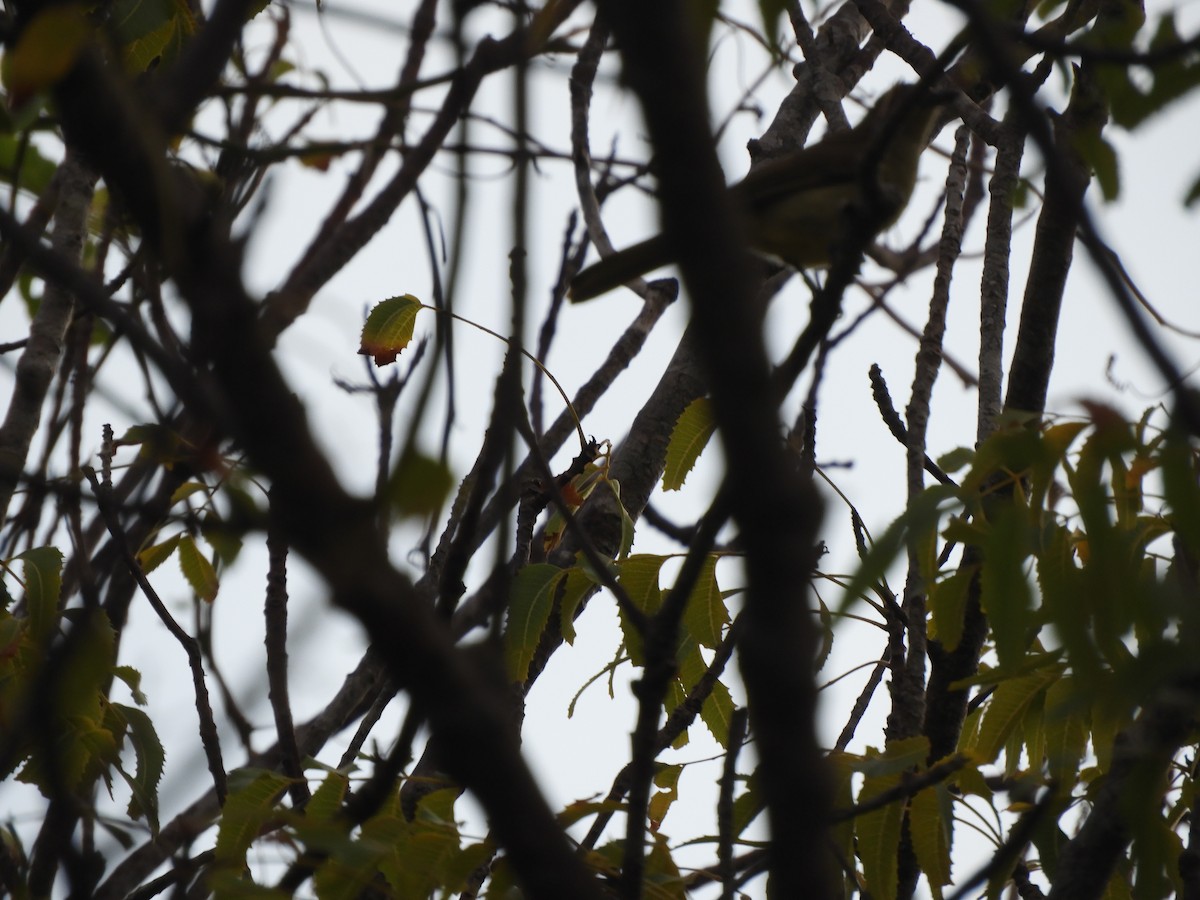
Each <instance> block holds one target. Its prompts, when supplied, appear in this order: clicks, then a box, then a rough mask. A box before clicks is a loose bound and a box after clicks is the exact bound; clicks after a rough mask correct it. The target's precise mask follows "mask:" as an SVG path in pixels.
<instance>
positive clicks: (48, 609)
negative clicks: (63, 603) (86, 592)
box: [17, 547, 63, 643]
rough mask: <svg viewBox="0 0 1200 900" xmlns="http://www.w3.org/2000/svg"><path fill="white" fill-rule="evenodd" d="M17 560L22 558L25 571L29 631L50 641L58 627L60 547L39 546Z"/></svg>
mask: <svg viewBox="0 0 1200 900" xmlns="http://www.w3.org/2000/svg"><path fill="white" fill-rule="evenodd" d="M17 559H19V560H21V562H22V568H23V570H24V574H25V607H26V610H27V611H28V615H29V629H30V634H31V635H32V637H33V639H34V640H35V641H37V642H39V643H40V642H42V641H45V640H48V639H49V638H50V636H51V635H52V634H53V633H54V632H55V630H56V629H57V628H58V617H59V609H58V600H59V594H60V593H61V591H62V568H63V555H62V551H61V550H59V549H58V548H57V547H36V548H34V549H33V550H26V551H25V552H24V553H22V554H21V555H20V556H18V557H17Z"/></svg>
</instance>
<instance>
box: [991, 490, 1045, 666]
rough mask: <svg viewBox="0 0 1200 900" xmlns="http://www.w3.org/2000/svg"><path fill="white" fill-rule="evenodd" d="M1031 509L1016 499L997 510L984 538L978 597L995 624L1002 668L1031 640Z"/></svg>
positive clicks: (1022, 652)
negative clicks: (1028, 569) (1028, 567)
mask: <svg viewBox="0 0 1200 900" xmlns="http://www.w3.org/2000/svg"><path fill="white" fill-rule="evenodd" d="M1028 519H1029V511H1028V510H1027V509H1025V508H1024V507H1023V506H1020V505H1018V504H1017V503H1015V502H1013V503H1007V504H1003V505H1001V506H1000V507H999V509H997V510H995V512H994V517H993V520H992V527H991V529H990V530H989V531H988V534H987V537H986V538H985V540H984V545H983V551H984V563H983V566H982V567H981V569H980V571H979V600H980V605H981V606H982V607H983V611H984V612H985V613H987V616H988V622H989V624H990V625H991V626H992V636H993V638H994V640H995V645H996V656H997V657H999V660H1000V668H1001V669H1002V670H1008V669H1011V668H1013V667H1015V666H1016V665H1017V663H1018V662H1019V661H1020V660H1021V658H1022V657H1023V656H1024V655H1025V650H1026V647H1027V646H1028V644H1029V630H1030V627H1031V625H1032V621H1033V617H1032V615H1031V612H1032V607H1033V597H1032V594H1031V592H1030V589H1029V580H1028V579H1027V578H1026V575H1025V563H1026V560H1027V559H1028V558H1029V555H1030V553H1031V551H1032V541H1031V539H1030V537H1031V536H1030V528H1029V524H1028Z"/></svg>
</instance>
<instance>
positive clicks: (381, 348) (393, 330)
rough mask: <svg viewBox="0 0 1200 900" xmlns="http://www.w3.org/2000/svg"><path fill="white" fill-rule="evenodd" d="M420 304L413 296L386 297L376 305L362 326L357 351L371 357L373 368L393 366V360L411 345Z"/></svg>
mask: <svg viewBox="0 0 1200 900" xmlns="http://www.w3.org/2000/svg"><path fill="white" fill-rule="evenodd" d="M421 308H422V306H421V301H420V300H418V299H417V298H416V297H414V296H413V295H412V294H404V295H403V296H400V297H389V298H388V299H387V300H381V301H380V302H379V303H377V304H375V308H374V309H372V310H371V312H370V314H368V316H367V321H366V324H364V325H363V330H362V338H361V340H360V341H359V347H358V352H359V353H360V354H361V355H363V356H370V357H372V358H373V359H374V360H375V365H377V366H386V365H388V364H389V363H394V362H395V361H396V357H397V356H399V355H400V353H401V352H402V351H403V350H404V348H405V347H407V346H408V345H409V344H410V343H411V342H412V336H413V328H414V327H415V325H416V321H417V313H419V312H420V311H421Z"/></svg>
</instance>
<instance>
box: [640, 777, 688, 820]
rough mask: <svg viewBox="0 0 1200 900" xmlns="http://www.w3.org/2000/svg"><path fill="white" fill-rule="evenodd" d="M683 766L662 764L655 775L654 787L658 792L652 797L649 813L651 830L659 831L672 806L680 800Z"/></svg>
mask: <svg viewBox="0 0 1200 900" xmlns="http://www.w3.org/2000/svg"><path fill="white" fill-rule="evenodd" d="M682 772H683V766H680V765H665V764H660V765H659V766H658V770H657V771H656V772H655V773H654V786H655V787H657V788H658V790H657V791H655V792H654V794H653V795H652V796H651V797H650V805H649V807H648V809H647V813H648V814H649V816H650V830H651V831H658V829H659V826H660V825H662V821H663V819H665V818H666V817H667V812H668V810H670V808H671V804H672V803H674V802H675V801H676V800H678V799H679V776H680V774H682Z"/></svg>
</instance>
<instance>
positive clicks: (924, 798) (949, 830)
mask: <svg viewBox="0 0 1200 900" xmlns="http://www.w3.org/2000/svg"><path fill="white" fill-rule="evenodd" d="M909 823H910V824H909V830H910V832H911V834H912V843H913V851H914V852H915V853H916V856H917V864H918V865H919V866H920V867H921V871H922V872H924V873H925V877H926V878H927V879H928V881H929V888H930V890H931V891H932V892H933V896H934V900H941V898H942V886H943V885H947V884H949V883H950V847H951V845H952V843H953V840H954V832H953V828H954V809H953V805H952V802H951V798H950V792H949V791H948V790H947V789H946V786H945V785H944V784H937V785H934V786H932V787H927V788H925V790H923V791H920V792H918V793H917V795H916V796H915V797H913V798H912V802H911V803H910V805H909Z"/></svg>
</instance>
